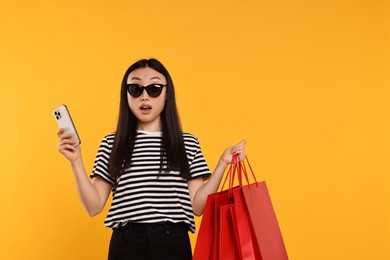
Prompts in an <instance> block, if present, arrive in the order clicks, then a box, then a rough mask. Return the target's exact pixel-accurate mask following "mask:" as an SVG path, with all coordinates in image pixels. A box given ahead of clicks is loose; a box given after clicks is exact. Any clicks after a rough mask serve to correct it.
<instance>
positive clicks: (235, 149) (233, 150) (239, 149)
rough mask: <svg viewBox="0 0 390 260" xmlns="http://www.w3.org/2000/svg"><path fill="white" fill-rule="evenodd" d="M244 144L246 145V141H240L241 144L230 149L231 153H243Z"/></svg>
mask: <svg viewBox="0 0 390 260" xmlns="http://www.w3.org/2000/svg"><path fill="white" fill-rule="evenodd" d="M245 144H246V140H242V141H241V142H239V143H238V144H236V145H235V146H233V147H232V148H231V153H232V154H238V153H241V152H244V151H245Z"/></svg>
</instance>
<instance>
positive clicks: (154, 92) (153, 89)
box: [127, 83, 167, 98]
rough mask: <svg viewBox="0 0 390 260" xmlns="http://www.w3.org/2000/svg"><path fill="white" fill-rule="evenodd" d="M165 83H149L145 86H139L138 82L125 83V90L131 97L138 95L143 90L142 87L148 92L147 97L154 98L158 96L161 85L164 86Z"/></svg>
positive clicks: (161, 88)
mask: <svg viewBox="0 0 390 260" xmlns="http://www.w3.org/2000/svg"><path fill="white" fill-rule="evenodd" d="M166 86H167V85H164V84H150V85H147V86H146V87H144V86H141V85H139V84H133V83H131V84H127V91H128V92H129V94H130V96H132V97H139V96H141V95H142V93H143V92H144V89H146V92H147V93H148V95H149V97H152V98H155V97H158V96H160V94H161V92H162V90H163V87H166Z"/></svg>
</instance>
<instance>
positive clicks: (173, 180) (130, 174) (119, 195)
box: [90, 131, 211, 232]
mask: <svg viewBox="0 0 390 260" xmlns="http://www.w3.org/2000/svg"><path fill="white" fill-rule="evenodd" d="M114 139H115V134H114V133H112V134H108V135H106V136H105V137H104V138H103V140H102V142H101V144H100V147H99V149H98V152H97V155H96V159H95V163H94V166H93V170H92V173H91V175H90V177H91V178H94V177H96V176H99V177H101V178H103V179H104V180H105V181H107V182H108V183H110V184H112V185H113V189H112V204H111V207H110V210H109V212H108V215H107V217H106V220H105V222H104V224H105V226H107V227H109V228H113V229H115V228H117V227H120V226H124V225H126V224H127V223H128V222H137V223H161V222H166V221H169V222H173V223H178V222H184V223H186V224H187V225H188V228H189V230H190V231H191V232H195V222H194V215H193V211H192V206H191V200H190V195H189V191H188V185H187V180H186V179H184V178H183V177H181V176H180V175H179V172H178V171H171V172H169V173H164V172H163V173H160V172H159V169H160V160H161V158H160V156H161V144H162V134H161V133H160V132H145V131H138V133H137V136H136V140H135V144H134V150H133V155H132V165H131V166H130V167H129V168H128V169H126V170H125V172H124V173H123V174H122V175H121V176H120V177H119V178H118V179H117V180H116V184H117V185H116V186H115V185H114V184H115V180H114V179H113V178H112V177H111V176H110V174H109V169H108V162H109V158H110V154H111V150H112V146H113V143H114ZM183 139H184V145H185V149H186V153H187V158H188V164H189V167H190V173H191V178H196V177H203V178H207V177H209V176H210V174H211V173H210V170H209V168H208V166H207V163H206V161H205V159H204V157H203V154H202V151H201V149H200V145H199V142H198V140H197V138H196V137H194V136H193V135H191V134H189V133H183Z"/></svg>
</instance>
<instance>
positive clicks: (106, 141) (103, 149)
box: [89, 134, 115, 185]
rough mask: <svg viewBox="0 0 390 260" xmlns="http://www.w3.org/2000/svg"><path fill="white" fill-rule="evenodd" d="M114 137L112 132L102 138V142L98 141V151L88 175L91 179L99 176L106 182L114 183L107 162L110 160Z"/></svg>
mask: <svg viewBox="0 0 390 260" xmlns="http://www.w3.org/2000/svg"><path fill="white" fill-rule="evenodd" d="M114 138H115V136H114V134H109V135H107V136H105V137H104V138H103V140H102V142H101V143H100V146H99V149H98V152H97V154H96V158H95V162H94V164H93V170H92V173H91V175H90V176H89V177H90V178H91V179H92V178H95V177H97V176H99V177H101V178H102V179H103V180H105V181H106V182H108V183H110V184H111V185H115V181H114V179H113V178H112V177H111V176H110V171H109V167H108V162H109V160H110V154H111V150H112V145H113V142H114Z"/></svg>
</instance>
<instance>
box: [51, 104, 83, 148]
mask: <svg viewBox="0 0 390 260" xmlns="http://www.w3.org/2000/svg"><path fill="white" fill-rule="evenodd" d="M53 115H54V118H55V119H56V121H57V124H58V127H59V128H63V129H64V131H65V133H66V134H72V135H73V137H72V139H73V140H74V141H75V142H76V144H75V145H74V146H75V147H76V146H78V145H80V144H81V140H80V137H79V135H78V134H77V131H76V127H75V126H74V123H73V120H72V117H71V116H70V113H69V110H68V108H67V107H66V105H61V106H59V107H58V108H56V109H54V111H53Z"/></svg>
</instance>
